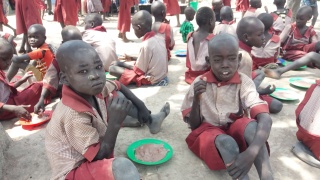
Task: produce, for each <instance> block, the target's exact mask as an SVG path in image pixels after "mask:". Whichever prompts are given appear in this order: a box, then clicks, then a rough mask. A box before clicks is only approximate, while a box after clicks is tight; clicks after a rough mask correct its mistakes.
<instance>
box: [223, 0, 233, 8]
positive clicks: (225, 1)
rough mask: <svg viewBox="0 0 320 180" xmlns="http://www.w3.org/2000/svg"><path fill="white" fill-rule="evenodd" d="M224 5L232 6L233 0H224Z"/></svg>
mask: <svg viewBox="0 0 320 180" xmlns="http://www.w3.org/2000/svg"><path fill="white" fill-rule="evenodd" d="M223 5H225V6H230V7H231V0H223Z"/></svg>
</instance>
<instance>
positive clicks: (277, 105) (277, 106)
mask: <svg viewBox="0 0 320 180" xmlns="http://www.w3.org/2000/svg"><path fill="white" fill-rule="evenodd" d="M282 107H283V104H282V102H280V101H278V100H277V99H273V100H272V101H271V104H270V107H269V111H270V113H278V112H280V111H281V110H282Z"/></svg>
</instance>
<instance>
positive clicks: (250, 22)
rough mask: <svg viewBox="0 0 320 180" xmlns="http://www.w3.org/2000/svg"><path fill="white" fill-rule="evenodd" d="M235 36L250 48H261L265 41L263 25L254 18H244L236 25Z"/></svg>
mask: <svg viewBox="0 0 320 180" xmlns="http://www.w3.org/2000/svg"><path fill="white" fill-rule="evenodd" d="M237 36H238V38H239V40H240V41H241V42H243V43H244V44H246V45H248V46H250V47H253V46H255V47H261V46H262V45H263V43H264V41H265V40H264V38H265V37H264V25H263V23H262V22H261V21H260V20H259V19H258V18H256V17H244V18H242V19H241V20H240V21H239V23H238V27H237Z"/></svg>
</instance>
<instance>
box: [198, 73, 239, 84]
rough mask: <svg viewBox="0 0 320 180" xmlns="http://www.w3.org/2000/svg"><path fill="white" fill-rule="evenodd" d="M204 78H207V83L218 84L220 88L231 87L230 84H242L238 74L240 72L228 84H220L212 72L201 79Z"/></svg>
mask: <svg viewBox="0 0 320 180" xmlns="http://www.w3.org/2000/svg"><path fill="white" fill-rule="evenodd" d="M204 77H206V78H207V82H209V83H214V84H217V86H218V87H220V86H225V85H229V84H240V83H241V80H240V75H239V73H238V71H236V72H235V73H234V75H233V77H232V78H231V79H230V80H229V81H227V82H220V81H218V80H217V79H216V77H215V76H214V74H213V72H212V70H210V71H208V72H206V73H204V74H203V75H202V76H201V77H200V79H203V78H204Z"/></svg>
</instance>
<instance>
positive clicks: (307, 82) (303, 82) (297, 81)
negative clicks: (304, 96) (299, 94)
mask: <svg viewBox="0 0 320 180" xmlns="http://www.w3.org/2000/svg"><path fill="white" fill-rule="evenodd" d="M289 82H290V84H292V85H294V86H296V87H299V88H305V89H308V88H309V87H310V86H311V85H312V84H315V83H316V80H314V79H309V78H301V77H294V78H290V79H289Z"/></svg>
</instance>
